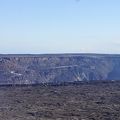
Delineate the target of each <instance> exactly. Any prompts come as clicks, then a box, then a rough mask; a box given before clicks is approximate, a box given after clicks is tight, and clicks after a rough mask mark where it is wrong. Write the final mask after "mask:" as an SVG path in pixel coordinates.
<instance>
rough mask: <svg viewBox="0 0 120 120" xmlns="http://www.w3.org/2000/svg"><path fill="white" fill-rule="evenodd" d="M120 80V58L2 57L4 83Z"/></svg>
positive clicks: (0, 81)
mask: <svg viewBox="0 0 120 120" xmlns="http://www.w3.org/2000/svg"><path fill="white" fill-rule="evenodd" d="M89 80H120V55H102V54H101V55H98V54H63V55H62V54H61V55H60V54H59V55H0V84H38V83H61V82H74V81H89Z"/></svg>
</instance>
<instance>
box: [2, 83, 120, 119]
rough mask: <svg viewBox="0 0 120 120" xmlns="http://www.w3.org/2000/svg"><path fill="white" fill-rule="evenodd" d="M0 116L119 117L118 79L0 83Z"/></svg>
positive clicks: (24, 117) (51, 117)
mask: <svg viewBox="0 0 120 120" xmlns="http://www.w3.org/2000/svg"><path fill="white" fill-rule="evenodd" d="M0 120H120V82H119V81H111V82H108V81H107V82H95V83H94V82H93V83H81V84H68V85H59V86H55V85H54V86H40V85H37V86H1V87H0Z"/></svg>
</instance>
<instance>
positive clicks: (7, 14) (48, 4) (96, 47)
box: [0, 0, 120, 54]
mask: <svg viewBox="0 0 120 120" xmlns="http://www.w3.org/2000/svg"><path fill="white" fill-rule="evenodd" d="M48 53H108V54H113V53H115V54H120V0H0V54H48Z"/></svg>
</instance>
